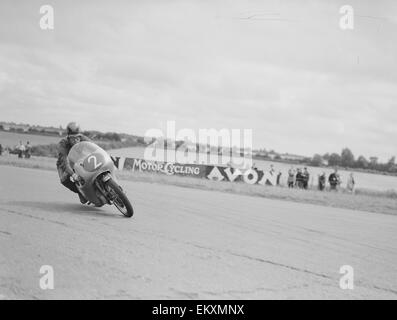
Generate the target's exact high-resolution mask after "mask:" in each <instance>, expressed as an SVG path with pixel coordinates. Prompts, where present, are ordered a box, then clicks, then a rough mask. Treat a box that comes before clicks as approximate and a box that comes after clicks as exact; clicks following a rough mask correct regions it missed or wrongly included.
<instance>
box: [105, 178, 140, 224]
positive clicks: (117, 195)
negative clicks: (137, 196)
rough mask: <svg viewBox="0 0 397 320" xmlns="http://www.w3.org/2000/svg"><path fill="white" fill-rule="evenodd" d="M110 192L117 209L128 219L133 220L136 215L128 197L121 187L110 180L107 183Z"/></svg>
mask: <svg viewBox="0 0 397 320" xmlns="http://www.w3.org/2000/svg"><path fill="white" fill-rule="evenodd" d="M106 186H107V189H108V191H109V192H110V193H111V194H112V196H113V203H114V205H115V206H116V208H117V209H118V210H119V211H120V212H121V213H122V214H123V215H124V216H125V217H127V218H131V217H132V216H133V215H134V209H133V208H132V205H131V203H130V200H128V198H127V195H126V194H125V193H124V191H123V190H122V189H121V187H120V186H119V185H118V184H117V183H116V182H115V181H114V180H113V179H109V180H108V181H107V182H106Z"/></svg>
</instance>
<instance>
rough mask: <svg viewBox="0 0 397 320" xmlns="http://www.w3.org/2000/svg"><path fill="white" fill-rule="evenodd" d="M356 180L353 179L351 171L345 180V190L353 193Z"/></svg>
mask: <svg viewBox="0 0 397 320" xmlns="http://www.w3.org/2000/svg"><path fill="white" fill-rule="evenodd" d="M355 185H356V181H355V180H354V174H353V172H351V173H350V176H349V179H348V180H347V185H346V189H347V191H349V192H351V193H354V191H355Z"/></svg>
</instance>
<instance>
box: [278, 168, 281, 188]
mask: <svg viewBox="0 0 397 320" xmlns="http://www.w3.org/2000/svg"><path fill="white" fill-rule="evenodd" d="M281 176H282V173H281V171H279V172H278V174H277V185H278V186H279V185H280V182H281Z"/></svg>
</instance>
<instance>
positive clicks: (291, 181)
mask: <svg viewBox="0 0 397 320" xmlns="http://www.w3.org/2000/svg"><path fill="white" fill-rule="evenodd" d="M287 182H288V188H293V187H294V182H295V170H294V167H291V168H290V169H289V170H288V181H287Z"/></svg>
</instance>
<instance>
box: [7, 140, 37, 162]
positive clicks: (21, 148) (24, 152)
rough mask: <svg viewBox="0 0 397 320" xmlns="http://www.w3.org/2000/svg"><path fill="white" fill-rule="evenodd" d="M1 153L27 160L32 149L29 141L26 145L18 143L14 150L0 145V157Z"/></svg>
mask: <svg viewBox="0 0 397 320" xmlns="http://www.w3.org/2000/svg"><path fill="white" fill-rule="evenodd" d="M3 153H11V154H17V155H18V158H26V159H29V158H30V157H31V155H32V147H31V145H30V142H29V141H27V142H26V144H23V143H22V141H19V144H18V145H17V146H15V147H14V148H9V147H3V145H2V144H1V143H0V156H1V155H3Z"/></svg>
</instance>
